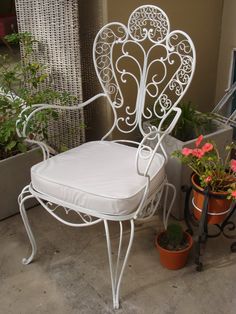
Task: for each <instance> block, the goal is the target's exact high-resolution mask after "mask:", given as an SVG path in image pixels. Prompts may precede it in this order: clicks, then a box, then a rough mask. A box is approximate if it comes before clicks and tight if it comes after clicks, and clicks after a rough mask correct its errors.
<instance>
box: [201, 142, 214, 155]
mask: <svg viewBox="0 0 236 314" xmlns="http://www.w3.org/2000/svg"><path fill="white" fill-rule="evenodd" d="M213 148H214V146H213V145H212V144H211V143H206V144H204V145H203V146H202V150H203V151H204V153H207V152H210V151H211V150H212V149H213Z"/></svg>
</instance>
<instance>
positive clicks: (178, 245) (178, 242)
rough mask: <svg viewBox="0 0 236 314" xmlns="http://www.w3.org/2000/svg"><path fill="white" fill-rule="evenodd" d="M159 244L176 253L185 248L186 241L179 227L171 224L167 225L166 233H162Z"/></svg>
mask: <svg viewBox="0 0 236 314" xmlns="http://www.w3.org/2000/svg"><path fill="white" fill-rule="evenodd" d="M159 244H160V245H161V247H163V248H165V249H167V250H170V251H178V250H182V249H184V248H185V247H187V245H188V241H187V238H186V234H185V233H184V231H183V229H182V227H181V225H179V224H177V223H172V224H169V225H168V227H167V229H166V231H165V232H163V233H162V236H161V237H160V239H159Z"/></svg>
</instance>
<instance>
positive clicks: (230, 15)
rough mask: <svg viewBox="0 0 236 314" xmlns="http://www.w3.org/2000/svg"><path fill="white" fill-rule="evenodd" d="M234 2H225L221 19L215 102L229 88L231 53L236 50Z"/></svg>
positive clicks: (235, 9) (235, 2)
mask: <svg viewBox="0 0 236 314" xmlns="http://www.w3.org/2000/svg"><path fill="white" fill-rule="evenodd" d="M235 15H236V1H235V0H225V1H224V8H223V17H222V31H221V41H220V50H219V62H218V74H217V85H216V101H218V100H219V99H220V98H221V97H222V96H223V95H224V92H225V89H227V88H228V86H229V78H230V74H231V73H230V72H231V68H230V66H231V58H232V51H233V49H234V48H236V17H235Z"/></svg>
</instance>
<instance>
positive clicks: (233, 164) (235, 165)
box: [230, 159, 236, 172]
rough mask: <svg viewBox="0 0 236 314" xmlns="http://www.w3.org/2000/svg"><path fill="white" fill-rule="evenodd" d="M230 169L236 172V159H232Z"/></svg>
mask: <svg viewBox="0 0 236 314" xmlns="http://www.w3.org/2000/svg"><path fill="white" fill-rule="evenodd" d="M230 168H231V170H233V172H236V160H235V159H232V160H231V161H230Z"/></svg>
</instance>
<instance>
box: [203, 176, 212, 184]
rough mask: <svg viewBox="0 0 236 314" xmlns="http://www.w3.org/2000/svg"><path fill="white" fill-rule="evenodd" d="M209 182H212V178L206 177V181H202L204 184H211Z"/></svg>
mask: <svg viewBox="0 0 236 314" xmlns="http://www.w3.org/2000/svg"><path fill="white" fill-rule="evenodd" d="M211 180H212V177H211V176H208V177H207V178H206V179H204V182H205V183H209V182H211Z"/></svg>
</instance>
